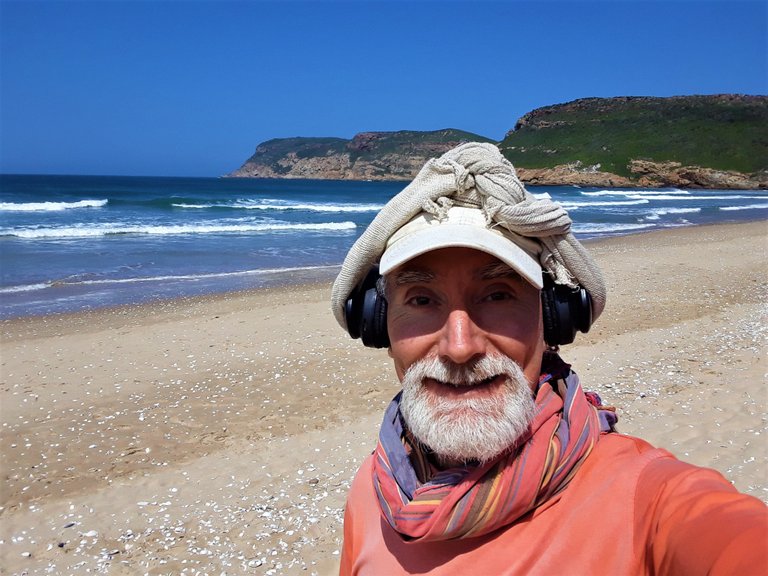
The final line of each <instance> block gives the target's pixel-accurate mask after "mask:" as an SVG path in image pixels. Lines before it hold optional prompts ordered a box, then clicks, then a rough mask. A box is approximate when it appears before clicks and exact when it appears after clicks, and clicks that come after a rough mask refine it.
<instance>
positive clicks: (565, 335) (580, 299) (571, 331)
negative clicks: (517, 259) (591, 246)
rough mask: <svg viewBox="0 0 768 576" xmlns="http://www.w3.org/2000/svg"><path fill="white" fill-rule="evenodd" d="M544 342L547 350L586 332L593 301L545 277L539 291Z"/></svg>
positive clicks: (590, 319)
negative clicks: (547, 346)
mask: <svg viewBox="0 0 768 576" xmlns="http://www.w3.org/2000/svg"><path fill="white" fill-rule="evenodd" d="M541 310H542V319H543V324H544V341H545V342H546V343H547V344H548V345H550V346H561V345H563V344H570V343H571V342H573V340H574V339H575V338H576V332H577V331H580V332H585V333H586V332H589V328H590V326H591V325H592V299H591V298H590V296H589V293H588V292H587V291H586V290H585V289H584V288H582V287H581V286H579V287H578V288H577V289H575V290H574V289H572V288H569V287H568V286H563V285H560V284H555V283H554V281H553V280H552V279H551V278H550V277H549V276H546V275H545V276H544V287H543V288H542V290H541Z"/></svg>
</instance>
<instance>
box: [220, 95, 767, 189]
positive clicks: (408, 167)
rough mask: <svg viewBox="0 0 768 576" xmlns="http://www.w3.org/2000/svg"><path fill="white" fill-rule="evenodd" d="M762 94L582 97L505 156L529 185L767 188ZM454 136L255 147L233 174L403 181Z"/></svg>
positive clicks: (532, 122)
mask: <svg viewBox="0 0 768 576" xmlns="http://www.w3.org/2000/svg"><path fill="white" fill-rule="evenodd" d="M767 134H768V97H767V96H745V95H738V94H724V95H714V96H676V97H670V98H654V97H618V98H583V99H580V100H574V101H573V102H567V103H565V104H557V105H553V106H545V107H543V108H537V109H536V110H533V111H531V112H529V113H527V114H525V115H524V116H523V117H521V118H520V119H519V120H518V121H517V123H516V125H515V128H514V129H513V130H510V131H509V132H508V133H507V135H506V136H505V138H504V140H503V141H501V142H499V143H496V144H497V145H498V146H499V148H500V150H501V152H502V154H504V156H505V157H507V158H508V159H509V160H510V161H511V162H512V163H513V164H514V166H515V167H516V169H517V171H518V174H519V175H520V178H521V179H522V180H523V181H524V182H526V183H529V184H541V185H579V186H616V187H635V186H641V187H664V186H676V187H680V188H718V189H757V188H768V136H766V135H767ZM469 141H481V142H493V141H492V140H490V139H488V138H485V137H483V136H479V135H477V134H472V133H470V132H463V131H460V130H454V129H446V130H437V131H434V132H416V131H400V132H362V133H360V134H357V135H356V136H355V137H354V138H353V139H351V140H345V139H342V138H282V139H275V140H269V141H267V142H264V143H263V144H260V145H259V146H258V147H257V148H256V152H255V153H254V154H253V156H251V157H250V158H249V159H248V160H247V161H246V162H245V163H244V164H243V165H242V166H241V167H240V168H239V169H237V170H235V171H234V172H232V173H230V174H228V175H227V176H233V177H260V178H318V179H339V180H410V179H412V178H413V177H414V176H415V175H416V174H417V173H418V171H419V170H420V169H421V167H422V166H423V165H424V163H425V162H426V161H427V160H429V159H430V158H434V157H437V156H440V155H441V154H443V153H444V152H446V151H447V150H450V149H451V148H453V147H455V146H457V145H459V144H461V143H462V142H469Z"/></svg>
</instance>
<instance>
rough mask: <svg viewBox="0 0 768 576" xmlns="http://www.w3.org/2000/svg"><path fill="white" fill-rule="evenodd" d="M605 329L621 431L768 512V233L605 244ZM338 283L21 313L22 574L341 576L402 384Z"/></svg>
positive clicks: (7, 523) (7, 442)
mask: <svg viewBox="0 0 768 576" xmlns="http://www.w3.org/2000/svg"><path fill="white" fill-rule="evenodd" d="M589 247H590V249H591V250H592V252H593V254H594V255H595V257H596V258H597V260H598V261H599V263H600V264H601V265H602V267H603V270H604V272H605V274H606V277H607V281H608V288H609V299H608V305H607V307H606V310H605V312H604V313H603V316H602V317H601V318H600V320H599V321H598V323H597V324H596V325H595V326H594V327H593V329H592V331H591V332H590V333H589V334H587V335H579V337H578V338H577V341H576V343H575V344H573V345H571V346H567V347H564V348H563V349H562V350H561V355H562V356H563V358H564V359H566V361H568V362H570V363H572V364H573V366H574V369H575V370H576V371H577V373H578V374H579V376H580V377H581V381H582V383H583V385H584V388H585V389H587V390H594V391H596V392H598V393H599V394H600V395H601V396H602V397H603V400H604V402H605V403H606V404H610V405H615V406H616V407H617V409H618V414H619V429H620V431H621V432H624V433H628V434H633V435H637V436H640V437H643V438H645V439H647V440H649V441H650V442H652V443H653V444H655V445H657V446H661V447H664V448H667V449H668V450H670V451H671V452H673V453H674V454H676V455H677V456H679V457H680V458H682V459H684V460H687V461H690V462H693V463H695V464H699V465H703V466H710V467H713V468H715V469H717V470H719V471H720V472H721V473H722V474H723V475H724V476H725V477H726V478H728V479H729V480H730V481H731V482H733V484H734V485H735V486H736V487H737V488H738V489H739V490H741V491H744V492H747V493H749V494H752V495H754V496H757V497H758V498H761V499H762V500H764V501H767V500H768V429H767V428H768V426H767V425H766V420H767V417H766V408H767V407H768V391H767V389H766V380H768V378H767V376H768V360H766V351H767V350H768V322H767V320H768V318H767V316H768V288H767V287H768V254H767V252H768V223H767V222H756V223H748V224H734V225H712V226H699V227H692V228H679V229H674V230H668V231H664V232H652V233H647V234H639V235H634V236H626V237H620V238H613V239H609V240H601V241H596V242H591V243H589ZM329 293H330V284H328V283H322V284H316V285H304V286H299V287H289V288H283V289H269V290H262V291H257V292H252V293H237V294H229V295H223V296H216V297H205V298H194V299H181V300H175V301H171V302H165V303H158V304H152V305H144V306H133V307H121V308H115V309H108V310H100V311H94V312H87V313H82V314H73V315H61V316H48V317H38V318H28V319H18V320H8V321H4V322H2V323H1V324H0V326H1V328H2V341H1V344H2V348H1V350H0V354H1V355H2V358H1V369H0V402H1V408H0V410H1V411H0V416H1V417H2V428H1V429H0V455H1V457H2V494H1V501H0V524H1V528H0V530H1V531H2V532H1V533H0V573H1V574H8V575H12V574H13V575H16V574H19V575H20V574H86V573H89V574H94V573H104V574H153V575H159V574H190V575H191V574H216V575H220V574H245V573H248V574H320V575H325V574H333V573H335V572H336V570H337V565H338V559H339V551H340V548H341V538H342V524H341V522H342V516H343V506H344V499H345V495H346V492H347V489H348V487H349V485H350V482H351V480H352V477H353V475H354V472H355V470H356V468H357V466H358V465H359V463H360V462H361V461H362V459H363V458H364V457H365V456H366V455H367V454H368V453H369V452H370V451H371V450H372V449H373V447H374V445H375V441H376V434H377V430H378V425H379V421H380V419H381V416H382V413H383V409H384V407H385V406H386V404H387V403H388V402H389V400H390V399H391V397H392V396H393V395H394V394H395V393H396V391H397V390H398V385H397V382H396V379H395V377H394V373H393V370H392V368H391V362H390V360H389V358H388V356H387V354H386V351H381V350H369V349H366V348H364V347H363V346H362V345H361V344H360V343H359V341H353V340H351V339H350V338H349V337H348V336H346V335H345V333H344V332H343V331H342V330H341V329H340V328H339V326H338V325H337V324H336V323H335V321H334V319H333V317H332V315H331V313H330V310H329Z"/></svg>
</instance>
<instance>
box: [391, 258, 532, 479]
mask: <svg viewBox="0 0 768 576" xmlns="http://www.w3.org/2000/svg"><path fill="white" fill-rule="evenodd" d="M387 299H388V304H389V306H388V312H387V323H388V324H387V325H388V331H389V336H390V342H391V347H390V356H391V357H392V358H393V360H394V362H395V369H396V371H397V374H398V377H399V378H400V380H401V381H402V384H403V397H402V400H401V403H400V410H401V412H402V414H403V417H404V419H405V421H406V424H407V425H408V428H409V429H410V430H411V432H412V433H413V434H414V436H416V438H417V439H419V440H420V441H421V442H422V443H424V444H426V445H427V446H429V447H430V448H432V450H433V451H434V452H435V453H436V454H437V456H438V459H439V460H440V462H441V464H444V465H457V464H461V463H462V462H467V461H470V460H472V461H476V460H479V461H487V460H492V459H494V458H495V457H496V456H498V455H499V454H501V453H502V452H504V451H505V450H507V449H509V448H510V447H512V446H514V445H515V444H516V443H517V442H518V440H519V439H520V438H521V437H522V436H523V435H524V434H525V432H526V431H527V428H528V425H529V424H530V422H531V420H532V418H533V415H534V414H535V407H534V404H533V399H532V393H531V391H532V389H533V387H534V386H535V384H536V382H537V381H538V377H539V372H540V369H541V355H542V352H543V349H544V342H543V337H542V323H541V311H540V298H539V291H538V290H537V289H536V288H534V287H533V286H531V285H530V284H529V283H528V282H526V281H525V280H523V279H521V278H520V277H519V276H518V275H517V274H516V273H515V272H513V271H512V270H511V269H510V268H509V267H508V266H507V265H505V264H502V263H501V262H500V261H499V260H497V259H496V258H494V257H493V256H490V255H489V254H486V253H484V252H479V251H477V250H471V249H465V248H446V249H443V250H437V251H434V252H430V253H428V254H425V255H423V256H420V257H418V258H415V259H413V260H411V261H409V262H407V263H406V264H404V265H402V266H400V267H399V268H397V269H396V270H394V271H393V272H392V273H390V274H389V275H388V276H387Z"/></svg>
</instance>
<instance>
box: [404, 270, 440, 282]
mask: <svg viewBox="0 0 768 576" xmlns="http://www.w3.org/2000/svg"><path fill="white" fill-rule="evenodd" d="M434 279H435V275H434V274H433V273H432V272H428V271H426V270H403V271H402V272H398V273H397V274H395V278H394V280H395V285H396V286H402V285H404V284H418V283H420V282H432V281H433V280H434Z"/></svg>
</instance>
